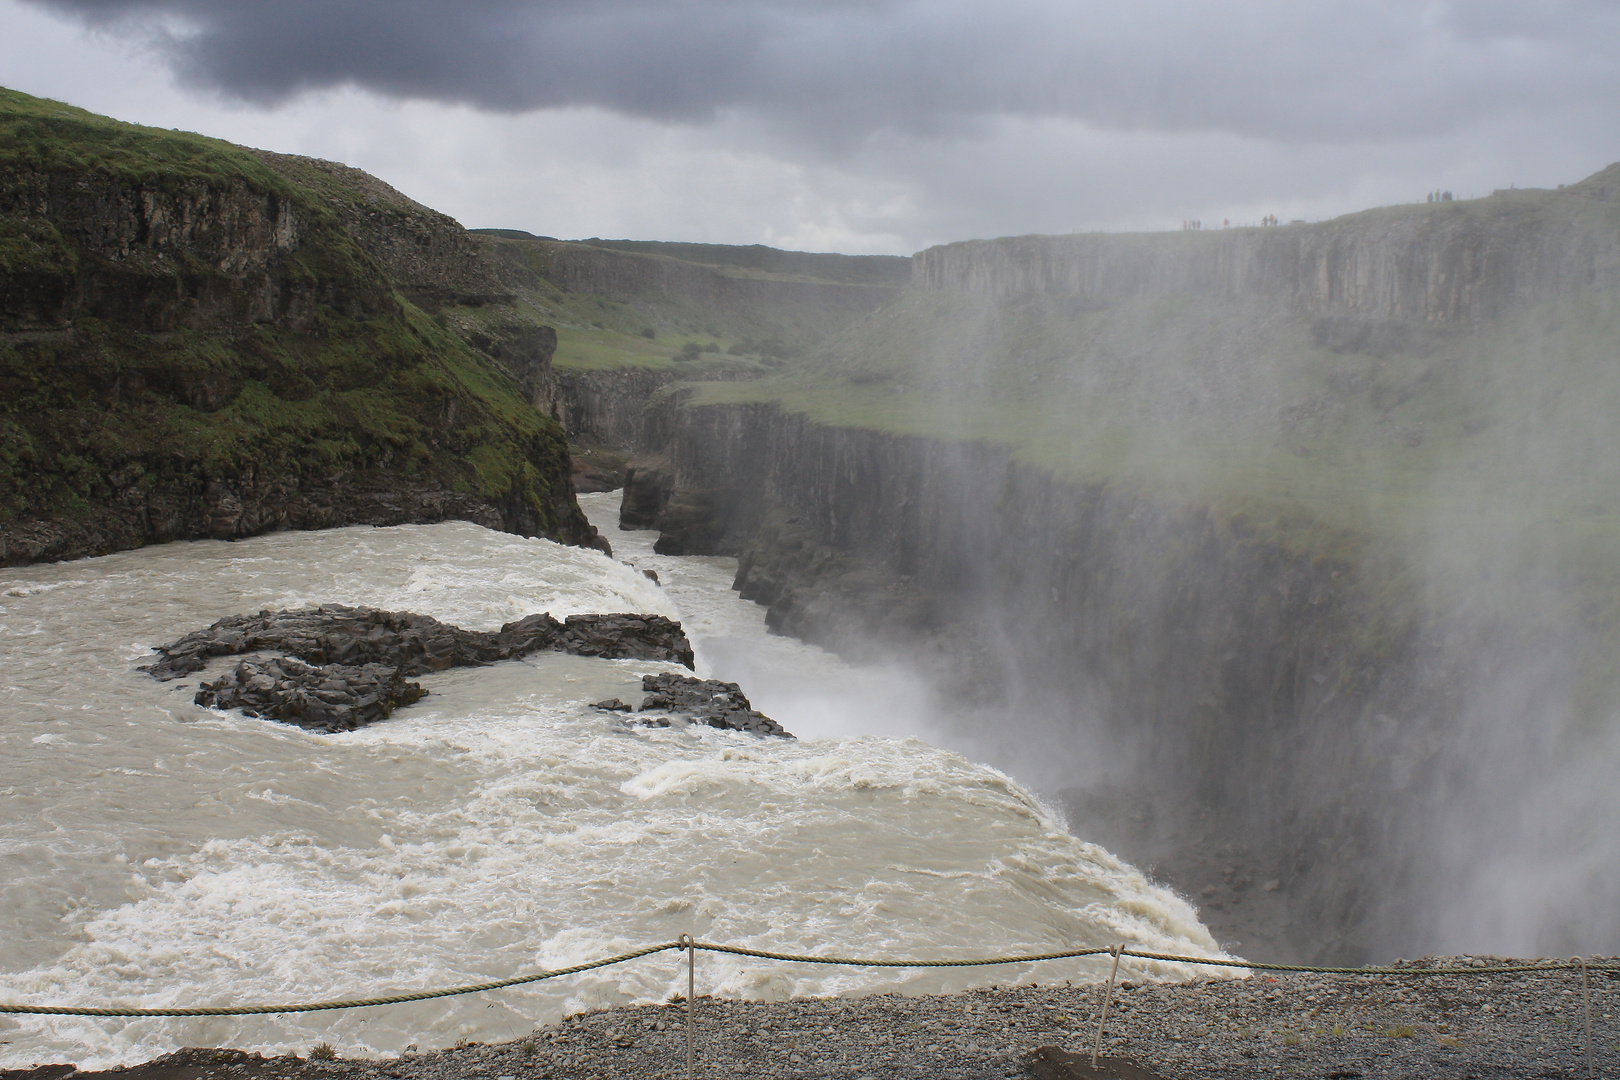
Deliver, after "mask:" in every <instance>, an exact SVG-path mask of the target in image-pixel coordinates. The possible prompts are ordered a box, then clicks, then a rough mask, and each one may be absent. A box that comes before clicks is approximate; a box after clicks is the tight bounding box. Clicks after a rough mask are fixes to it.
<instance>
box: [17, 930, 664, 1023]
mask: <svg viewBox="0 0 1620 1080" xmlns="http://www.w3.org/2000/svg"><path fill="white" fill-rule="evenodd" d="M682 947H683V946H682V945H681V944H680V943H679V942H674V941H666V942H664V943H663V944H662V945H648V946H647V947H646V948H644V949H637V950H636V951H635V952H627V953H622V954H620V955H618V956H610V957H608V958H607V959H605V960H592V961H591V962H590V963H588V964H575V965H574V966H573V967H565V968H558V969H557V970H555V971H542V972H539V973H537V974H534V975H519V976H518V977H517V978H514V979H501V980H500V981H498V982H485V983H474V984H472V985H471V986H452V987H450V988H449V989H446V990H422V991H418V992H417V993H414V994H394V995H391V996H389V997H373V998H357V999H355V1000H353V1001H317V1002H312V1003H308V1004H300V1005H221V1006H200V1007H197V1008H178V1009H108V1008H86V1007H83V1006H78V1005H7V1004H0V1013H19V1014H30V1015H36V1016H254V1015H261V1014H270V1013H302V1012H322V1011H325V1010H327V1009H366V1008H370V1007H371V1006H373V1005H403V1004H404V1003H405V1002H408V1001H431V1000H432V999H433V998H446V997H459V996H460V995H462V994H481V993H484V992H485V991H487V990H502V989H505V988H506V987H508V986H522V985H523V984H524V983H534V982H541V981H543V980H545V979H560V978H561V977H563V976H564V975H578V974H579V973H580V972H582V971H591V970H593V969H595V968H604V967H611V966H613V965H614V964H622V963H624V962H625V961H627V960H637V959H640V958H641V957H643V956H651V955H652V954H653V953H661V952H667V951H668V950H670V949H679V948H682Z"/></svg>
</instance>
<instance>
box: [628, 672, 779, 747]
mask: <svg viewBox="0 0 1620 1080" xmlns="http://www.w3.org/2000/svg"><path fill="white" fill-rule="evenodd" d="M641 689H642V690H643V691H644V692H645V693H646V695H647V696H646V697H644V698H642V699H641V709H640V712H642V713H649V712H651V713H665V714H672V715H682V716H686V717H688V718H689V719H690V720H691V721H692V722H694V723H698V724H707V725H708V726H709V727H716V728H725V729H727V730H729V731H749V732H753V733H754V734H755V735H775V736H777V737H779V738H784V739H791V738H793V735H792V734H791V733H789V732H788V730H787V729H786V728H784V727H783V726H782V725H781V724H778V723H777V722H776V721H775V720H772V719H771V718H770V717H768V716H766V715H765V714H764V713H762V712H760V711H759V710H758V709H755V708H754V707H753V706H752V705H751V704H749V702H748V698H747V697H745V696H744V695H743V692H742V688H741V687H740V686H738V685H737V684H736V683H728V682H721V681H720V680H718V679H697V678H693V677H692V676H690V675H676V674H673V673H670V672H662V673H660V674H657V675H643V676H642V677H641ZM596 707H597V708H598V709H603V710H606V711H608V712H625V713H627V712H630V711H631V709H630V706H629V705H626V704H625V703H624V702H623V701H620V700H619V699H618V698H611V699H609V700H607V701H598V702H597V703H596ZM641 719H642V722H643V723H647V724H651V725H655V726H657V727H668V726H669V720H668V718H667V717H666V716H657V717H652V718H645V717H642V718H641Z"/></svg>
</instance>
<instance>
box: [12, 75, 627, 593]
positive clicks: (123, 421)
mask: <svg viewBox="0 0 1620 1080" xmlns="http://www.w3.org/2000/svg"><path fill="white" fill-rule="evenodd" d="M0 165H3V170H0V402H3V404H0V564H7V565H10V564H16V563H22V562H30V561H37V560H40V559H63V558H75V557H80V556H84V555H91V554H99V553H102V552H106V551H111V550H117V549H119V548H124V547H131V546H136V545H139V544H142V543H149V542H153V541H162V540H172V539H185V538H198V537H214V538H221V539H229V538H234V537H239V536H247V535H252V534H254V533H257V532H263V531H266V530H270V529H282V528H319V527H327V526H332V525H344V524H397V523H400V522H405V521H436V520H442V519H443V518H445V517H458V518H468V519H471V520H475V521H478V522H480V523H482V524H486V525H490V526H491V527H499V528H505V529H509V530H512V531H517V532H522V533H525V534H529V535H546V536H551V537H554V538H557V539H562V540H568V541H573V542H598V541H596V538H595V535H594V530H592V529H591V528H590V526H589V524H588V523H587V522H586V521H585V520H584V517H583V515H582V514H581V513H580V511H579V509H578V506H577V505H576V504H575V502H574V499H573V492H572V488H571V486H570V480H569V468H568V457H567V451H566V447H565V444H564V442H563V439H562V434H561V432H560V430H559V429H558V428H557V427H556V426H555V425H554V424H553V423H552V422H551V421H550V420H549V419H548V418H547V417H545V416H544V415H542V414H540V413H538V412H536V411H535V410H534V409H533V407H532V405H531V404H529V403H526V402H525V401H524V400H522V398H521V397H520V395H527V396H528V397H529V398H530V399H531V400H532V399H533V398H534V397H537V396H538V395H539V388H540V386H541V384H543V383H544V381H545V375H546V374H547V365H548V363H549V359H550V352H549V349H550V348H554V347H555V335H554V334H552V335H551V337H550V338H549V341H548V339H547V338H546V332H545V331H544V329H543V328H535V327H527V326H525V327H519V328H517V329H516V330H515V331H513V332H512V333H510V334H507V335H505V336H503V337H502V338H500V339H499V340H492V341H490V342H488V343H486V344H487V346H488V348H487V349H486V352H485V353H483V354H481V353H480V352H479V351H477V350H476V349H475V348H474V347H471V346H469V345H468V343H467V342H465V341H464V340H462V339H460V338H458V337H457V336H456V335H455V334H454V333H453V332H451V331H449V330H448V329H447V328H446V327H445V326H444V325H443V324H442V323H436V322H435V321H434V320H432V319H430V318H429V317H428V315H427V314H426V313H424V312H423V311H422V310H421V309H420V308H419V307H417V306H416V305H415V304H413V303H412V301H411V297H412V296H414V297H416V298H417V299H421V300H423V301H424V302H433V301H434V300H435V299H436V298H438V299H442V298H444V297H454V298H457V299H460V300H463V301H465V300H466V299H467V298H468V297H469V296H477V297H483V298H487V297H490V296H492V295H495V294H496V292H497V291H498V289H499V287H500V274H501V268H500V266H499V264H498V261H497V260H495V259H494V258H493V257H492V256H490V255H489V254H488V253H487V252H486V251H485V250H484V242H483V241H482V240H473V239H471V238H468V237H467V235H466V234H465V233H464V232H462V231H461V230H460V228H459V226H456V225H455V224H454V223H453V222H450V221H449V219H447V218H443V217H442V215H435V214H433V213H432V212H431V211H427V210H426V209H425V208H421V207H418V206H416V205H415V204H413V203H410V201H409V200H407V199H405V198H404V197H403V196H400V195H399V194H398V193H397V192H394V191H393V190H392V189H390V188H388V187H387V186H386V185H383V184H381V183H380V182H379V181H376V180H375V179H374V178H370V177H365V176H364V174H360V173H357V172H356V171H355V170H349V169H345V168H344V167H342V166H337V165H333V164H331V163H324V162H311V161H307V160H304V159H295V158H287V157H283V156H279V155H269V154H255V153H250V152H248V151H245V150H242V149H240V148H237V147H233V146H230V145H229V144H225V143H219V142H216V141H214V140H208V139H202V138H200V137H197V136H189V135H184V134H181V133H174V132H158V131H151V130H148V129H142V128H137V127H135V126H133V125H126V124H119V123H117V122H116V121H110V120H106V119H103V118H100V117H95V116H92V115H91V114H88V113H84V112H82V111H81V110H76V109H71V108H69V107H67V106H61V105H57V104H55V103H51V102H42V101H39V100H37V99H33V98H28V97H26V96H25V95H21V94H15V93H11V92H9V91H7V92H0Z"/></svg>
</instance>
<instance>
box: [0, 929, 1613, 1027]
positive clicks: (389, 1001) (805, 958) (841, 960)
mask: <svg viewBox="0 0 1620 1080" xmlns="http://www.w3.org/2000/svg"><path fill="white" fill-rule="evenodd" d="M670 951H679V952H685V953H686V954H687V960H688V969H689V974H690V968H691V965H692V964H693V963H695V954H696V953H698V952H711V953H723V954H727V955H731V956H750V957H755V958H757V959H761V960H780V961H784V962H787V963H795V964H831V965H835V966H840V967H875V968H965V967H994V966H997V965H1002V964H1029V963H1037V962H1041V961H1047V960H1072V959H1078V958H1081V957H1086V956H1113V957H1114V958H1115V967H1116V970H1117V966H1118V960H1119V958H1121V957H1125V956H1130V957H1135V958H1137V959H1140V960H1159V961H1163V962H1165V963H1172V964H1191V965H1197V966H1202V967H1226V968H1247V969H1249V970H1252V971H1287V972H1302V973H1307V974H1323V975H1413V976H1433V975H1505V974H1514V973H1520V972H1532V971H1577V970H1578V971H1580V972H1581V973H1582V980H1583V987H1584V985H1585V978H1586V972H1587V971H1589V970H1590V971H1620V961H1613V960H1611V961H1602V962H1594V961H1589V960H1586V959H1584V958H1581V957H1576V958H1575V959H1573V960H1569V961H1558V960H1549V961H1536V962H1535V963H1530V964H1492V965H1486V966H1482V967H1416V966H1413V967H1373V966H1369V967H1321V966H1316V965H1311V964H1267V963H1262V962H1258V961H1252V960H1220V959H1215V958H1212V957H1204V956H1179V955H1176V954H1174V953H1158V952H1146V951H1143V950H1139V949H1131V948H1128V947H1126V946H1124V945H1111V946H1100V947H1097V948H1087V949H1067V950H1064V951H1061V952H1045V953H1022V954H1017V955H1013V956H994V957H977V958H973V959H965V960H913V959H906V960H886V959H871V958H857V957H848V956H817V955H814V954H807V953H783V952H772V951H769V950H767V949H749V948H744V947H742V946H739V945H717V944H713V943H711V942H707V941H695V940H693V939H692V938H691V937H690V936H689V935H686V934H683V935H681V937H680V939H679V940H677V941H665V942H661V943H659V944H657V945H647V946H645V947H643V948H640V949H636V950H634V951H632V952H627V953H620V954H619V955H618V956H610V957H607V958H605V959H602V960H592V961H590V962H588V963H584V964H575V965H574V966H572V967H565V968H557V969H555V970H551V971H541V972H537V973H535V974H533V975H519V976H517V977H515V978H511V979H501V980H498V981H496V982H483V983H473V984H471V985H468V986H453V987H449V988H447V989H443V990H421V991H417V992H416V993H411V994H393V995H390V996H387V997H371V998H356V999H353V1000H347V1001H318V1002H309V1003H300V1004H289V1005H220V1006H196V1007H179V1008H158V1009H137V1008H103V1007H91V1006H80V1005H18V1004H6V1003H0V1014H4V1013H13V1014H21V1015H39V1016H107V1017H141V1016H253V1015H269V1014H275V1013H302V1012H322V1011H325V1010H329V1009H364V1008H371V1007H372V1006H376V1005H401V1004H405V1003H406V1002H411V1001H430V1000H432V999H434V998H446V997H457V996H460V995H463V994H481V993H485V992H487V991H490V990H503V989H505V988H507V987H511V986H522V985H524V984H526V983H535V982H542V981H545V980H547V979H558V978H562V977H563V976H565V975H578V974H579V973H581V972H584V971H592V970H595V969H597V968H604V967H612V966H613V965H615V964H623V963H626V962H628V961H631V960H639V959H640V958H641V957H643V956H651V955H653V954H655V953H661V952H670ZM688 981H689V989H690V988H691V985H690V983H691V979H689V980H688ZM688 1000H690V996H689V997H688Z"/></svg>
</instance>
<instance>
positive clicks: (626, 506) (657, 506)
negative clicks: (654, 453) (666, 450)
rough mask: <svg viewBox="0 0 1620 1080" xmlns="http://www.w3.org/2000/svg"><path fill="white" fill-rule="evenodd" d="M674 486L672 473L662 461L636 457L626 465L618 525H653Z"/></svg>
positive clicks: (623, 527)
mask: <svg viewBox="0 0 1620 1080" xmlns="http://www.w3.org/2000/svg"><path fill="white" fill-rule="evenodd" d="M674 486H675V474H674V473H673V472H672V471H671V470H670V468H669V466H668V465H667V464H665V463H663V462H658V461H638V462H636V463H635V464H634V465H631V466H630V467H629V468H627V469H626V470H625V473H624V499H623V501H622V502H620V504H619V528H621V529H651V528H653V527H654V526H655V525H656V524H657V522H658V516H659V515H660V514H662V513H663V512H664V504H665V503H667V502H669V493H670V490H671V489H672V488H674Z"/></svg>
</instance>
